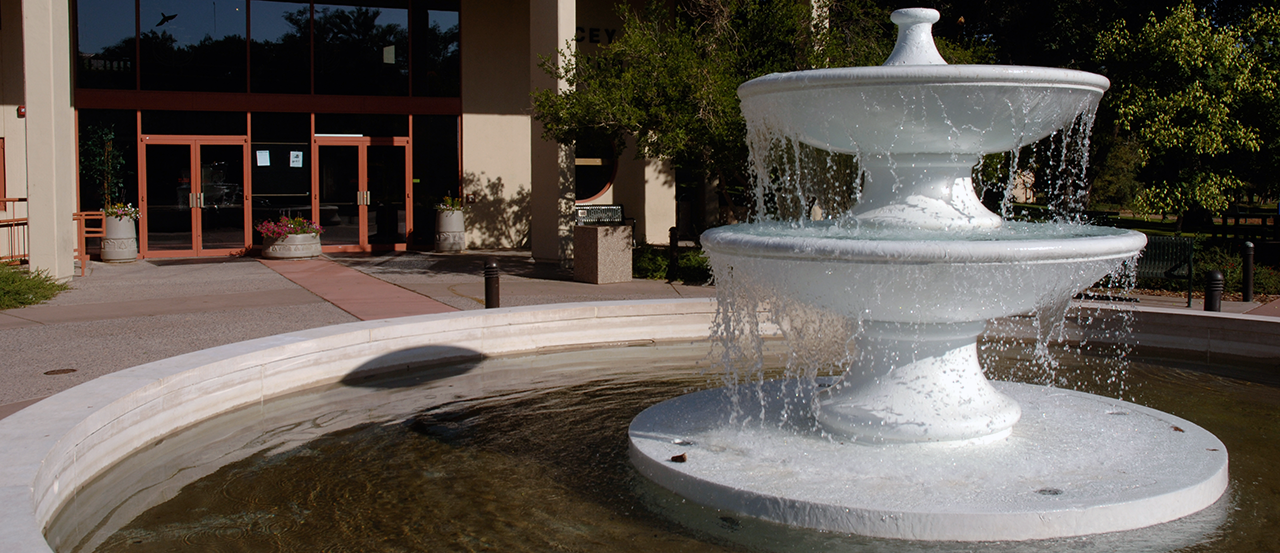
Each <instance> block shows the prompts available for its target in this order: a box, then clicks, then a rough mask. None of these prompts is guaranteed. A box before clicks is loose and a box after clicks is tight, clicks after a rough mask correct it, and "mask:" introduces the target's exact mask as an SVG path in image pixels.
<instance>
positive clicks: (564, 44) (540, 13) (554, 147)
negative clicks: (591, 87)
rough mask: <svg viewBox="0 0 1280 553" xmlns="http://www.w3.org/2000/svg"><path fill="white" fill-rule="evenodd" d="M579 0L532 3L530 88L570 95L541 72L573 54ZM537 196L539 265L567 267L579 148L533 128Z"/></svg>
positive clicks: (533, 205) (533, 206)
mask: <svg viewBox="0 0 1280 553" xmlns="http://www.w3.org/2000/svg"><path fill="white" fill-rule="evenodd" d="M576 21H577V17H576V2H575V1H574V0H529V65H530V70H529V85H530V88H531V89H533V90H546V89H553V90H565V89H566V88H568V86H569V85H568V83H566V82H565V81H562V80H556V79H554V78H552V77H551V76H549V75H547V74H546V73H544V72H543V71H542V70H541V69H538V64H539V63H540V62H541V57H542V56H556V59H557V60H558V59H559V57H558V56H559V54H558V53H557V51H558V50H561V49H564V48H573V44H574V42H573V39H574V33H575V29H574V26H575V24H576ZM530 127H531V128H530V130H529V140H530V143H531V145H532V147H531V148H530V150H531V151H530V156H531V159H530V168H531V177H532V188H533V190H532V194H531V195H530V211H531V213H530V215H531V216H532V220H531V221H530V242H531V245H532V247H533V258H534V259H535V260H538V261H557V262H561V263H565V262H567V261H568V260H570V259H572V255H573V203H574V184H573V174H574V171H573V169H574V165H573V163H574V161H573V148H572V147H571V146H561V145H559V144H556V143H555V142H550V141H546V140H543V139H542V125H541V124H540V123H538V122H537V121H536V120H534V121H533V124H532V125H530Z"/></svg>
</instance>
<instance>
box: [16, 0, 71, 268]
mask: <svg viewBox="0 0 1280 553" xmlns="http://www.w3.org/2000/svg"><path fill="white" fill-rule="evenodd" d="M21 23H22V37H23V40H22V42H23V51H22V66H23V74H24V81H25V91H24V93H23V97H24V99H23V102H24V104H25V105H26V108H27V115H26V119H25V122H26V152H27V159H26V165H27V175H26V176H27V179H26V187H27V191H26V194H27V200H28V201H27V205H28V206H29V210H30V211H29V213H30V223H29V230H30V246H29V247H30V252H31V266H32V267H33V268H36V269H42V270H45V271H48V272H49V274H50V275H52V276H54V277H55V278H59V279H69V278H71V273H72V267H73V264H74V263H73V258H72V256H73V250H74V249H75V239H76V236H75V234H76V227H75V223H74V222H73V221H72V219H71V215H72V213H74V212H75V210H76V162H75V156H76V141H75V111H74V109H73V108H72V106H71V63H72V62H71V59H72V58H71V51H70V45H71V40H70V37H69V33H70V28H71V26H70V13H69V3H68V2H59V1H50V0H25V1H24V2H22V22H21ZM5 24H6V25H8V24H9V22H8V21H6V22H5Z"/></svg>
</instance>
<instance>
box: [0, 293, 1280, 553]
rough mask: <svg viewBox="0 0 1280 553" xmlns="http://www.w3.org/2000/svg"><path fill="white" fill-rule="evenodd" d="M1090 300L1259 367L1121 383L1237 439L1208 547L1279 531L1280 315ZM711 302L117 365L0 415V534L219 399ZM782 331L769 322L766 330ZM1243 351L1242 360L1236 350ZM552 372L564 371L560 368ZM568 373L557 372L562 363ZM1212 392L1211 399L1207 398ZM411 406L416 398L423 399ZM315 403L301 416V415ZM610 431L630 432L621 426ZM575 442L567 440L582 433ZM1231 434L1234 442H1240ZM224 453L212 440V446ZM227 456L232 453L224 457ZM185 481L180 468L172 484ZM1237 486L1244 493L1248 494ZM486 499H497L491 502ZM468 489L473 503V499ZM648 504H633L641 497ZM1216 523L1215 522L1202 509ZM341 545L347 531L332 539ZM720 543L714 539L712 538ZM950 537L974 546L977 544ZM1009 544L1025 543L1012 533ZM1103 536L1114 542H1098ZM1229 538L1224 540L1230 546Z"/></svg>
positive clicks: (15, 542)
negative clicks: (1160, 384)
mask: <svg viewBox="0 0 1280 553" xmlns="http://www.w3.org/2000/svg"><path fill="white" fill-rule="evenodd" d="M1090 309H1091V310H1094V309H1096V313H1095V314H1094V315H1093V316H1091V317H1090V321H1089V324H1088V325H1084V326H1080V327H1078V328H1077V327H1074V326H1073V327H1070V328H1068V329H1067V336H1066V337H1067V339H1069V340H1071V341H1087V342H1090V343H1095V344H1104V343H1108V341H1114V340H1116V339H1117V338H1118V337H1117V336H1116V335H1115V334H1114V333H1113V332H1111V330H1110V329H1113V328H1115V322H1116V321H1117V320H1120V319H1123V320H1131V321H1130V322H1131V332H1130V333H1129V334H1126V335H1124V336H1122V337H1119V338H1122V339H1123V340H1124V341H1125V342H1126V343H1133V342H1136V343H1140V344H1144V345H1145V347H1150V348H1156V350H1157V351H1160V352H1165V353H1168V354H1170V355H1171V356H1172V357H1173V358H1178V359H1184V360H1190V359H1198V360H1200V361H1203V362H1205V363H1206V364H1202V365H1200V366H1202V367H1207V368H1209V369H1220V370H1228V371H1239V372H1241V373H1242V374H1243V375H1244V376H1245V377H1246V378H1247V379H1248V380H1250V381H1253V382H1262V383H1263V384H1250V383H1241V384H1240V385H1239V386H1235V385H1232V386H1227V387H1225V388H1222V387H1219V386H1218V385H1217V384H1214V383H1212V382H1206V381H1204V380H1203V379H1202V378H1201V377H1199V376H1196V375H1194V374H1191V373H1187V375H1185V376H1182V377H1179V378H1175V379H1171V380H1170V384H1169V385H1168V393H1166V394H1163V395H1162V396H1161V397H1163V398H1164V399H1161V400H1158V401H1148V400H1147V399H1145V396H1143V395H1141V394H1143V393H1146V392H1144V391H1143V390H1141V389H1139V390H1137V391H1135V392H1133V393H1132V394H1130V395H1127V396H1126V397H1130V398H1133V399H1135V400H1137V401H1138V402H1139V403H1145V404H1148V405H1151V406H1152V407H1156V408H1162V409H1165V410H1168V411H1170V412H1173V413H1175V414H1178V415H1182V416H1184V417H1186V418H1188V419H1189V420H1193V421H1196V422H1198V423H1200V424H1202V425H1204V426H1205V427H1207V428H1209V429H1211V430H1213V431H1214V432H1215V433H1220V434H1221V435H1222V437H1223V438H1224V442H1225V443H1226V444H1227V446H1228V447H1229V448H1232V451H1233V453H1232V455H1233V462H1234V463H1235V464H1236V465H1235V466H1236V468H1235V469H1234V470H1233V472H1232V476H1233V478H1235V479H1236V480H1235V482H1234V484H1235V486H1234V489H1235V490H1236V491H1234V492H1233V494H1232V496H1231V497H1237V499H1235V500H1234V501H1235V503H1234V504H1231V505H1233V506H1232V507H1230V508H1229V509H1228V512H1229V513H1235V514H1236V515H1239V516H1242V517H1243V518H1240V519H1228V522H1227V524H1226V525H1225V526H1223V527H1221V528H1220V530H1219V532H1218V533H1217V534H1212V533H1211V535H1210V537H1209V538H1208V539H1209V542H1210V543H1209V545H1207V546H1203V547H1201V549H1203V550H1210V549H1213V544H1214V543H1218V542H1217V541H1214V540H1223V543H1227V544H1232V545H1240V546H1241V547H1240V549H1243V550H1248V549H1249V548H1253V549H1255V550H1266V547H1265V544H1268V543H1270V542H1268V541H1265V540H1268V539H1269V538H1270V533H1269V532H1268V531H1266V530H1265V529H1266V528H1268V525H1269V524H1272V523H1273V522H1274V520H1275V518H1276V516H1278V515H1277V514H1276V513H1277V509H1280V501H1277V497H1276V491H1275V490H1276V487H1275V486H1274V485H1273V483H1272V482H1271V481H1270V480H1269V476H1268V475H1269V471H1270V459H1272V458H1274V456H1275V455H1274V451H1273V450H1271V449H1268V448H1269V447H1274V445H1273V444H1274V443H1275V440H1274V436H1271V433H1272V432H1273V429H1274V428H1275V424H1274V414H1275V413H1276V412H1277V411H1276V410H1275V409H1274V406H1273V405H1272V404H1271V403H1266V402H1267V401H1271V402H1274V398H1275V397H1276V396H1275V393H1274V391H1275V387H1276V386H1280V382H1276V380H1275V376H1274V373H1273V371H1270V370H1257V369H1251V368H1250V367H1255V366H1257V365H1259V364H1261V365H1265V366H1266V367H1273V366H1274V364H1275V359H1278V358H1280V319H1275V318H1267V317H1250V316H1245V315H1231V314H1203V313H1194V312H1187V311H1183V310H1169V309H1159V308H1145V309H1136V310H1133V311H1132V312H1129V311H1116V310H1114V309H1110V308H1106V307H1103V306H1090ZM714 315H715V304H714V302H710V301H705V300H685V301H675V302H607V303H598V304H564V305H555V306H545V307H537V308H510V309H495V310H486V311H482V312H463V313H452V314H446V315H430V316H421V317H407V318H403V319H392V320H384V321H367V322H360V323H351V324H346V325H338V326H334V327H326V328H320V329H313V330H308V331H302V332H295V333H290V334H285V335H279V336H273V337H269V338H262V339H258V340H252V341H249V342H243V343H239V344H232V345H228V346H223V347H218V348H213V349H210V350H205V351H200V352H195V353H192V354H188V355H183V356H179V357H175V358H172V359H167V360H164V361H159V362H155V363H150V364H147V365H143V366H139V367H135V368H132V369H127V370H124V371H120V372H117V373H114V374H112V375H109V376H106V377H102V378H99V379H96V380H93V381H91V382H88V383H86V384H83V385H81V386H78V387H76V388H73V389H71V390H67V391H65V392H62V393H59V394H57V395H55V396H53V397H51V398H48V399H46V400H44V401H42V402H40V403H37V404H36V405H33V406H30V407H28V408H26V409H23V410H22V411H20V412H18V413H15V414H13V415H10V416H9V417H7V418H5V419H0V443H3V444H4V445H5V447H4V448H3V449H0V467H4V469H3V470H0V550H2V551H5V552H12V553H49V552H52V551H55V549H54V548H53V546H52V545H51V544H52V543H62V544H65V543H69V541H68V540H70V542H78V541H80V538H77V537H74V536H69V535H63V534H59V533H55V532H54V530H55V528H57V529H58V530H60V529H61V528H63V527H61V526H58V525H57V524H55V522H54V518H55V515H56V514H57V513H59V512H62V511H64V510H65V509H67V508H68V506H69V505H70V504H71V502H72V501H74V500H79V501H90V502H93V503H94V506H92V507H91V510H92V511H94V512H95V513H96V514H97V515H102V516H98V517H97V518H94V517H93V516H86V517H83V521H84V524H85V525H93V526H95V527H96V526H97V525H98V522H99V521H104V520H106V519H107V518H108V517H109V516H110V514H111V513H118V514H120V516H122V517H124V518H126V519H128V518H129V517H127V516H125V511H126V509H125V508H124V505H126V504H127V503H129V502H131V501H134V500H136V499H140V498H143V497H144V495H145V493H146V490H144V489H143V488H146V487H147V486H148V485H149V484H145V483H144V485H143V486H132V485H128V486H123V487H118V488H114V489H111V490H109V491H106V492H105V493H90V492H88V491H86V490H88V489H89V487H90V485H91V484H92V483H93V482H94V481H98V482H101V479H102V477H103V475H104V474H106V472H107V471H108V470H109V469H111V468H112V467H115V466H117V465H118V464H119V463H121V462H122V461H123V460H124V459H126V458H127V457H128V456H129V455H131V454H135V453H137V454H145V453H146V452H147V451H157V452H158V451H162V449H161V448H162V447H164V446H166V444H170V445H172V444H174V443H175V441H176V440H175V439H173V438H171V437H173V436H176V435H177V434H176V433H178V432H179V431H181V430H183V429H185V428H188V427H193V426H194V425H198V424H202V423H203V422H204V421H206V420H209V419H211V418H212V417H215V416H217V415H218V414H221V413H229V412H238V413H241V414H243V415H244V416H246V417H248V422H246V424H245V425H241V426H248V425H249V423H251V422H252V421H253V420H255V417H256V416H257V412H255V409H259V408H261V407H262V406H263V405H264V403H263V402H264V400H266V399H269V398H273V397H286V398H287V397H289V396H288V394H291V393H293V392H303V391H306V390H309V389H311V388H315V387H317V386H328V385H331V384H334V383H341V382H347V383H353V384H355V383H358V382H359V381H361V380H363V379H366V378H374V377H377V376H378V375H379V374H384V373H387V372H391V371H398V370H402V369H403V368H405V367H406V366H409V365H414V366H420V367H427V368H430V367H437V366H443V365H447V364H449V363H455V362H459V361H469V360H475V359H478V358H481V357H503V356H508V355H525V354H534V353H539V352H542V353H545V352H548V351H556V350H560V349H566V348H567V349H590V348H594V347H604V346H619V345H628V344H652V343H665V342H671V341H685V342H691V341H705V340H706V339H707V338H708V335H709V329H710V326H711V322H712V320H713V317H714ZM1023 326H1025V325H1023ZM1017 328H1019V327H1017V326H1015V327H1011V328H1002V329H1001V331H1000V332H1001V334H1009V333H1012V334H1014V335H1019V336H1022V337H1034V332H1031V334H1030V335H1029V336H1028V335H1027V330H1026V329H1025V328H1024V329H1023V330H1022V331H1019V330H1017ZM772 332H773V331H772V330H767V331H766V334H768V333H772ZM699 358H700V357H699ZM1241 360H1245V361H1247V363H1244V364H1241V363H1239V362H1240V361H1241ZM551 373H552V374H553V375H554V374H556V373H557V371H552V372H551ZM567 373H568V371H560V372H559V374H560V375H562V377H563V375H566V374H567ZM445 374H448V373H445ZM1162 374H1163V373H1162ZM466 376H467V377H468V380H466V382H470V383H472V385H480V386H483V385H485V383H486V381H489V382H493V380H492V379H489V378H488V377H489V374H488V373H486V372H485V371H471V372H469V373H467V374H466ZM1015 376H1017V375H1015ZM576 377H578V378H583V379H586V380H590V374H589V373H586V372H579V373H578V374H577V376H576ZM520 378H521V382H522V384H521V386H524V387H525V388H528V389H536V388H538V387H539V386H541V385H542V383H545V382H546V373H535V374H531V375H529V376H527V377H520ZM1162 378H1163V377H1162ZM1268 379H1270V380H1268ZM1086 380H1087V379H1086ZM561 382H563V383H564V385H568V384H571V383H572V382H571V381H570V380H562V381H561ZM705 383H706V380H705V378H702V379H699V380H697V381H696V382H692V383H691V384H690V385H693V384H699V385H702V384H705ZM353 387H354V386H353ZM677 387H678V389H668V391H667V393H672V394H675V393H680V392H683V391H685V389H684V385H677ZM359 389H362V390H363V389H365V388H359ZM1206 390H1209V391H1208V392H1206ZM1100 391H1107V390H1100ZM463 393H464V395H466V396H468V397H476V396H479V395H484V392H483V389H464V390H463ZM1206 394H1207V398H1206V399H1201V398H1200V396H1202V395H1206ZM661 397H662V395H661V394H654V397H652V398H649V399H647V400H645V401H646V402H652V401H656V400H658V399H661ZM1188 400H1189V401H1188ZM1200 405H1204V410H1203V411H1199V410H1195V411H1193V409H1196V408H1197V407H1198V406H1200ZM1218 406H1223V407H1222V408H1219V407H1218ZM421 407H423V408H425V407H427V405H423V406H421ZM409 410H410V411H414V412H416V411H417V410H418V409H409ZM304 412H305V409H304ZM1267 417H1271V418H1267ZM313 418H315V417H314V416H303V417H300V418H298V419H297V420H300V421H305V420H311V419H313ZM321 422H323V421H321ZM1224 429H1225V430H1226V431H1225V432H1224ZM249 430H251V431H252V430H254V429H252V428H250V429H249ZM611 431H612V432H621V431H622V428H621V427H619V428H615V429H612V430H611ZM592 432H593V433H599V432H598V428H597V427H595V426H593V427H592ZM593 435H594V434H593ZM548 443H550V442H548ZM551 445H552V446H555V445H558V444H553V443H552V444H551ZM569 445H570V448H572V446H573V444H569ZM197 449H198V448H197ZM557 449H558V450H564V448H557ZM1237 449H1239V450H1240V451H1239V452H1236V450H1237ZM615 452H616V450H615ZM1255 452H1256V453H1255ZM222 455H223V454H222V453H218V452H213V453H212V456H214V457H219V456H222ZM226 460H227V461H235V460H237V459H235V458H233V457H226ZM205 461H207V459H206V460H205ZM179 462H181V461H179ZM156 469H157V470H156V471H154V472H153V473H152V474H150V475H149V476H148V477H147V479H145V480H144V481H145V482H154V481H156V479H157V477H158V479H160V480H163V479H165V478H170V477H174V478H182V477H185V476H187V475H190V474H192V473H191V472H188V471H177V470H172V467H171V466H165V465H163V464H159V463H157V465H156ZM200 477H203V474H199V475H195V478H192V480H194V479H198V478H200ZM571 480H572V478H571ZM182 485H183V483H181V482H179V483H178V485H177V486H176V488H181V487H182ZM176 488H169V489H171V490H173V489H176ZM148 489H152V490H159V489H161V488H148ZM462 491H463V492H464V493H465V490H462ZM1241 494H1243V495H1241ZM490 496H492V497H490ZM497 497H498V496H494V495H493V494H491V493H487V492H484V491H483V490H481V491H480V492H478V493H477V498H478V501H480V502H481V503H482V504H481V505H479V506H476V508H477V509H480V510H481V511H485V510H493V509H498V508H502V505H503V504H502V502H501V501H497V499H496V498H497ZM668 497H671V496H668ZM1239 497H1245V498H1247V500H1243V501H1242V500H1240V499H1238V498H1239ZM423 498H424V497H423V495H422V494H417V495H415V496H414V501H418V500H421V499H423ZM163 499H167V497H161V498H158V499H156V500H155V501H153V502H150V503H147V505H146V506H145V507H143V509H142V510H145V509H146V508H149V506H150V505H152V504H154V503H159V502H160V501H161V500H163ZM534 502H535V503H537V504H544V503H546V502H545V501H543V498H540V497H535V498H534ZM485 503H488V506H487V507H486V506H484V504H485ZM691 504H692V502H683V501H681V500H680V499H673V500H672V501H671V502H668V503H665V505H670V506H672V507H671V508H672V509H675V510H676V512H677V513H678V514H676V515H673V516H675V517H676V518H677V519H680V520H685V519H686V518H687V517H685V516H684V515H683V514H679V513H683V512H684V511H682V510H681V509H683V508H686V507H688V506H689V505H691ZM472 505H473V506H475V504H474V503H473V504H472ZM400 508H401V507H391V506H387V507H386V508H385V509H383V510H384V511H388V512H391V511H396V510H397V509H400ZM639 508H640V507H639V506H638V505H637V506H635V507H633V508H632V510H633V511H634V509H639ZM1237 508H1238V509H1239V510H1236V509H1237ZM720 516H728V517H730V518H731V519H732V520H733V521H735V522H737V523H740V524H741V525H742V526H743V527H744V528H747V529H751V528H757V526H754V524H755V523H753V522H752V521H751V520H750V519H749V518H747V517H741V516H738V515H728V514H725V515H718V516H716V517H713V518H712V519H710V520H708V521H706V523H707V524H706V525H705V527H706V528H708V529H710V530H715V529H716V528H721V526H720V525H721V524H722V523H723V524H728V525H729V526H730V527H732V526H733V525H732V524H730V523H728V522H725V521H723V520H721V519H720V518H719V517H720ZM547 520H548V519H547V518H545V517H543V518H539V519H538V521H540V522H546V521H547ZM689 520H692V518H690V519H689ZM127 523H128V520H124V521H114V524H117V525H120V526H123V525H124V524H127ZM380 524H385V522H380ZM762 524H763V523H762ZM1213 525H1214V524H1213V523H1212V522H1211V523H1210V524H1208V526H1213ZM526 526H527V525H526ZM1161 527H1164V526H1161ZM567 528H569V529H570V530H571V531H573V530H574V529H575V528H579V527H578V526H575V525H569V526H568V527H567ZM762 528H765V529H767V530H762V531H760V532H756V533H755V535H758V536H760V537H761V539H762V540H765V542H768V543H780V544H784V545H785V544H787V543H797V544H809V545H810V547H808V549H810V550H815V549H822V548H823V544H826V543H828V542H831V541H837V542H838V541H842V540H845V539H849V540H853V542H852V543H856V544H863V545H866V544H867V543H880V544H882V545H880V546H867V547H869V550H877V549H880V550H893V549H897V548H899V547H901V546H902V544H904V543H907V542H902V541H898V540H890V541H888V542H878V541H874V540H872V541H869V542H868V541H865V540H862V539H861V538H842V537H840V536H836V535H834V534H828V533H811V532H805V531H800V530H788V529H786V528H782V527H780V526H777V525H772V524H766V525H765V526H763V527H762ZM506 531H512V530H511V529H507V530H506ZM1143 532H1146V531H1145V530H1139V531H1138V534H1131V533H1122V534H1114V536H1142V535H1144V534H1143ZM1191 533H1192V534H1197V532H1191ZM1109 535H1112V534H1109ZM770 536H775V537H776V539H774V538H771V537H770ZM1215 536H1216V537H1215ZM1095 539H1105V538H1104V537H1091V538H1078V539H1067V540H1063V541H1061V542H1055V543H1061V546H1062V547H1063V548H1067V549H1072V548H1075V546H1076V545H1077V544H1079V543H1081V542H1082V540H1085V541H1087V540H1095ZM1117 539H1124V540H1127V539H1129V538H1117ZM1134 539H1138V538H1136V537H1135V538H1134ZM769 540H774V541H772V542H770V541H769ZM1175 541H1178V543H1183V542H1182V541H1179V540H1175ZM717 543H719V542H717ZM1040 543H1041V542H1029V544H1031V545H1028V547H1031V548H1034V547H1035V545H1036V544H1040ZM815 544H816V545H815ZM886 544H887V545H886ZM333 546H334V547H339V546H338V545H337V544H333ZM714 547H715V546H714V544H713V545H712V546H708V549H714ZM913 547H918V548H920V549H922V550H938V549H937V548H938V547H940V546H939V545H937V544H917V545H916V546H913ZM952 547H959V548H961V549H963V548H969V549H972V547H973V546H972V545H957V546H952ZM1003 547H1009V548H1011V550H1019V549H1018V548H1016V547H1014V546H1013V545H1009V544H1006V545H1005V546H1003ZM1197 547H1200V546H1197ZM1102 549H1110V550H1115V549H1119V548H1117V547H1111V548H1107V547H1105V546H1103V547H1102ZM1148 549H1169V547H1160V548H1148ZM1234 549H1236V548H1235V547H1224V548H1223V549H1222V550H1234ZM802 550H803V548H802Z"/></svg>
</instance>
